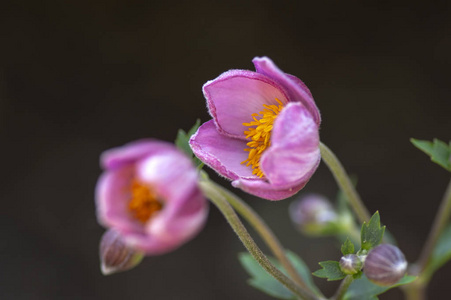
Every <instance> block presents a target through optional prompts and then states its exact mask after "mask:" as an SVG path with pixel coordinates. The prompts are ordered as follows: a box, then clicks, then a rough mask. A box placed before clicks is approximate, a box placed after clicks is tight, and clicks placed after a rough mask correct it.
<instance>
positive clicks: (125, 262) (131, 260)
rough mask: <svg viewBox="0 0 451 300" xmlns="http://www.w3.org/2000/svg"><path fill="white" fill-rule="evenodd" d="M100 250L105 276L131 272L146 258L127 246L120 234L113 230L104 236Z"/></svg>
mask: <svg viewBox="0 0 451 300" xmlns="http://www.w3.org/2000/svg"><path fill="white" fill-rule="evenodd" d="M99 250H100V261H101V266H100V268H101V270H102V273H103V275H110V274H113V273H117V272H122V271H126V270H130V269H131V268H133V267H135V266H136V265H138V264H139V263H140V262H141V260H142V259H143V257H144V255H143V254H142V253H141V252H138V251H136V250H134V249H132V248H130V247H129V246H127V245H126V244H125V243H124V241H123V240H122V238H121V236H120V235H119V233H118V232H116V231H114V230H111V229H109V230H108V231H106V232H105V233H104V234H103V236H102V239H101V241H100V249H99Z"/></svg>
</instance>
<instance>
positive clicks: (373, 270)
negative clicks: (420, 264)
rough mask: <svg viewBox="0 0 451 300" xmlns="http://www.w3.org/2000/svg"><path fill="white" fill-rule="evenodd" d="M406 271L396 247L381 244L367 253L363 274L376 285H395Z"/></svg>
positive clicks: (399, 251)
mask: <svg viewBox="0 0 451 300" xmlns="http://www.w3.org/2000/svg"><path fill="white" fill-rule="evenodd" d="M406 270H407V261H406V259H405V257H404V254H402V252H401V250H399V248H398V247H395V246H392V245H388V244H382V245H379V246H377V247H375V248H373V249H371V250H370V252H368V256H367V257H366V260H365V264H364V267H363V272H364V273H365V275H366V277H368V279H369V280H371V281H372V282H373V283H375V284H377V285H387V286H388V285H393V284H395V283H397V282H398V281H399V280H400V279H401V278H402V277H403V276H404V273H405V272H406Z"/></svg>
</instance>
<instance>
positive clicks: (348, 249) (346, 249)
mask: <svg viewBox="0 0 451 300" xmlns="http://www.w3.org/2000/svg"><path fill="white" fill-rule="evenodd" d="M354 251H355V249H354V244H353V243H352V242H351V240H350V239H349V238H347V239H346V241H345V242H344V243H343V245H342V246H341V253H343V255H347V254H354Z"/></svg>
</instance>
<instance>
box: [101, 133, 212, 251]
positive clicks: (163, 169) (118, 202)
mask: <svg viewBox="0 0 451 300" xmlns="http://www.w3.org/2000/svg"><path fill="white" fill-rule="evenodd" d="M101 165H102V167H103V168H104V170H105V172H104V173H103V174H102V175H101V177H100V178H99V181H98V183H97V188H96V204H97V216H98V220H99V222H100V223H101V224H102V225H104V226H105V227H107V228H112V229H114V230H116V231H117V232H118V233H119V234H120V235H121V237H122V239H123V241H124V242H125V243H126V244H127V245H128V246H130V247H133V248H135V249H137V250H139V251H142V252H144V253H145V254H147V255H156V254H162V253H165V252H169V251H171V250H174V249H175V248H177V247H179V246H181V245H182V244H183V243H185V242H187V241H188V240H190V239H191V238H193V237H194V236H195V235H196V234H197V233H198V232H199V231H200V229H201V228H202V226H203V225H204V223H205V221H206V217H207V214H208V205H207V201H206V199H205V198H204V196H203V195H202V193H201V191H200V189H199V187H198V185H197V171H196V169H195V167H194V166H193V164H192V162H191V160H190V159H189V158H188V157H186V156H185V155H184V154H183V153H181V152H180V151H179V150H178V149H176V148H175V146H173V145H172V144H169V143H166V142H161V141H156V140H141V141H136V142H133V143H130V144H127V145H125V146H123V147H118V148H114V149H111V150H107V151H106V152H104V153H103V154H102V156H101Z"/></svg>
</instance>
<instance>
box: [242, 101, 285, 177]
mask: <svg viewBox="0 0 451 300" xmlns="http://www.w3.org/2000/svg"><path fill="white" fill-rule="evenodd" d="M276 101H277V102H278V103H279V105H274V104H273V105H267V104H263V107H264V109H263V110H262V111H260V112H259V113H258V114H257V113H254V114H252V118H253V119H254V121H253V122H250V123H243V125H244V126H247V127H248V129H247V130H245V131H244V134H245V135H246V138H250V139H251V141H250V142H248V143H247V144H246V145H247V146H248V147H249V148H246V149H244V151H247V152H249V156H248V158H247V159H246V160H244V161H242V162H241V164H246V166H252V170H253V171H252V174H254V175H257V176H258V177H260V178H261V177H263V175H264V174H263V172H262V170H261V169H260V158H261V156H262V154H263V152H264V151H265V150H266V148H268V147H269V146H270V145H271V140H270V138H271V131H272V129H273V126H274V121H275V119H276V118H277V116H278V115H279V113H280V112H281V111H282V109H283V103H282V102H281V101H280V100H279V99H277V98H276Z"/></svg>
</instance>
